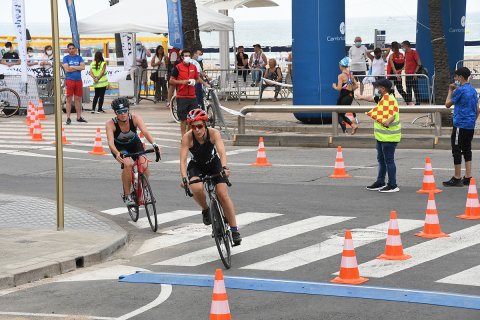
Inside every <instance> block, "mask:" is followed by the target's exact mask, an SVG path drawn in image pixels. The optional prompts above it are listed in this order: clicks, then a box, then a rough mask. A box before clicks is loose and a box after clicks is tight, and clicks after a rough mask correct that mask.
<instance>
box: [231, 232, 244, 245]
mask: <svg viewBox="0 0 480 320" xmlns="http://www.w3.org/2000/svg"><path fill="white" fill-rule="evenodd" d="M232 239H233V246H239V245H240V244H241V243H242V236H241V235H240V232H238V231H232Z"/></svg>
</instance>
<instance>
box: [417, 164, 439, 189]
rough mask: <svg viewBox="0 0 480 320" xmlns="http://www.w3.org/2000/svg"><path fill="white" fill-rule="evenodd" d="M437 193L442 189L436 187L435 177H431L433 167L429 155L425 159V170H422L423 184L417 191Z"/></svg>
mask: <svg viewBox="0 0 480 320" xmlns="http://www.w3.org/2000/svg"><path fill="white" fill-rule="evenodd" d="M430 192H433V193H439V192H442V190H440V189H437V186H436V185H435V178H434V177H433V169H432V162H431V161H430V157H427V159H426V160H425V170H424V172H423V184H422V188H421V189H420V190H418V191H417V193H430Z"/></svg>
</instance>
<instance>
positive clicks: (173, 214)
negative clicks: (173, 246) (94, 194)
mask: <svg viewBox="0 0 480 320" xmlns="http://www.w3.org/2000/svg"><path fill="white" fill-rule="evenodd" d="M127 212H128V211H127ZM196 215H200V210H175V211H170V212H165V213H157V222H158V224H159V225H161V224H162V223H168V222H172V221H175V220H180V219H183V218H188V217H191V216H196ZM129 223H130V224H132V225H134V226H135V227H137V228H139V229H144V228H150V224H149V222H148V218H147V217H143V218H140V219H138V220H137V222H133V221H129Z"/></svg>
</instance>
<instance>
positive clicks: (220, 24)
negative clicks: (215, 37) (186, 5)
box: [78, 0, 234, 34]
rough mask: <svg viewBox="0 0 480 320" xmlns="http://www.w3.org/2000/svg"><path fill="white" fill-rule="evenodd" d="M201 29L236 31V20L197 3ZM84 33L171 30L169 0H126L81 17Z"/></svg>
mask: <svg viewBox="0 0 480 320" xmlns="http://www.w3.org/2000/svg"><path fill="white" fill-rule="evenodd" d="M197 16H198V27H199V29H200V31H207V32H209V31H233V30H234V20H233V18H231V17H228V16H225V15H223V14H220V13H217V12H216V11H215V10H212V9H210V8H206V7H205V6H202V5H199V4H197ZM78 30H79V32H80V33H83V34H98V33H121V32H128V33H136V32H151V33H168V14H167V3H166V1H161V0H122V1H120V2H119V3H117V4H116V5H114V6H111V7H108V8H106V9H104V10H102V11H100V12H97V13H95V14H93V15H91V16H89V17H86V18H84V19H81V20H79V21H78Z"/></svg>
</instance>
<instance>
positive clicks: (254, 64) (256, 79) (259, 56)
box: [248, 43, 267, 87]
mask: <svg viewBox="0 0 480 320" xmlns="http://www.w3.org/2000/svg"><path fill="white" fill-rule="evenodd" d="M248 65H249V66H250V69H251V70H252V80H253V83H252V84H251V86H252V87H256V86H258V84H259V83H260V78H261V77H262V74H263V72H264V71H265V69H266V67H265V66H266V65H267V56H266V55H265V53H263V50H262V46H260V45H259V44H258V43H257V44H255V45H253V54H252V55H251V56H250V62H249V63H248Z"/></svg>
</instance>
